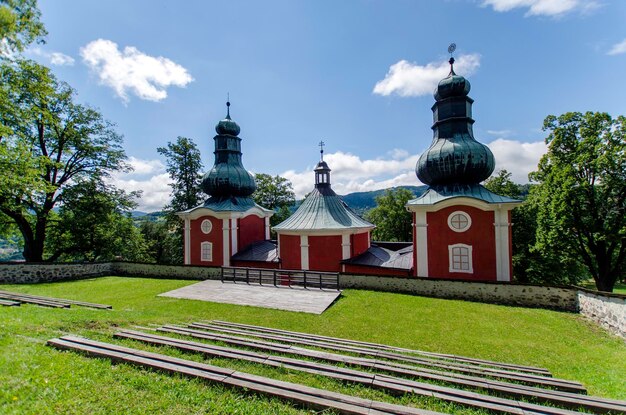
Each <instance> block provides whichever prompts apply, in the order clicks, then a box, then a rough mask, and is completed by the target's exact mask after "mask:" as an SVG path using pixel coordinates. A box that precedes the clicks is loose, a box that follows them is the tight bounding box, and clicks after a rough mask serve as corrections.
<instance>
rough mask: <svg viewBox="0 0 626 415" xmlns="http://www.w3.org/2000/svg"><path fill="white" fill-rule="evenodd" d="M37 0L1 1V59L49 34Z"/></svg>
mask: <svg viewBox="0 0 626 415" xmlns="http://www.w3.org/2000/svg"><path fill="white" fill-rule="evenodd" d="M40 18H41V12H40V11H39V9H38V8H37V0H0V59H2V58H3V57H7V56H8V55H10V54H11V53H14V52H21V51H23V50H24V49H25V48H26V46H28V45H30V44H31V43H33V42H38V43H43V42H44V39H43V38H44V37H45V36H46V35H47V34H48V33H47V32H46V28H45V27H44V25H43V23H42V22H41V20H39V19H40Z"/></svg>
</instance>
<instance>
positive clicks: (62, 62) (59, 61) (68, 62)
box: [26, 47, 74, 66]
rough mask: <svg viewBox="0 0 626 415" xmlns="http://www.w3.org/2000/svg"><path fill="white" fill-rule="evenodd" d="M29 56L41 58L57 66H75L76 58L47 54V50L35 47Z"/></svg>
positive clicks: (59, 54)
mask: <svg viewBox="0 0 626 415" xmlns="http://www.w3.org/2000/svg"><path fill="white" fill-rule="evenodd" d="M26 53H27V54H29V55H33V56H39V57H41V58H44V59H45V60H47V61H48V62H49V63H50V64H51V65H56V66H72V65H74V58H72V57H71V56H69V55H66V54H64V53H61V52H46V51H45V50H43V49H41V48H39V47H35V48H31V49H28V50H27V51H26Z"/></svg>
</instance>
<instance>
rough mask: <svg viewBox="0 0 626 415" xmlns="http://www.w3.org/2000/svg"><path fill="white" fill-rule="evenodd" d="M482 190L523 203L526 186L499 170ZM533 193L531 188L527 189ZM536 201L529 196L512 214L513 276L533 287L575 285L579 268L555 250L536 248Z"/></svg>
mask: <svg viewBox="0 0 626 415" xmlns="http://www.w3.org/2000/svg"><path fill="white" fill-rule="evenodd" d="M485 187H486V188H487V189H489V190H491V191H492V192H494V193H497V194H499V195H503V196H508V197H511V198H514V199H520V200H523V199H525V198H526V197H527V194H528V192H529V188H528V185H520V184H517V183H514V182H513V181H512V180H511V173H509V172H508V171H506V170H500V171H499V172H498V173H497V174H496V175H495V176H492V177H490V178H489V179H488V180H487V181H485ZM530 191H531V192H532V188H531V190H530ZM538 206H539V204H538V201H537V200H536V199H535V198H533V197H530V198H528V199H527V200H526V202H525V203H524V204H523V205H521V206H519V207H517V208H515V209H513V211H512V213H511V221H512V222H513V227H512V233H513V234H512V242H513V244H512V245H513V253H512V258H511V259H512V262H513V276H514V278H515V279H516V280H517V281H518V282H522V283H534V284H546V283H548V284H574V283H577V282H578V281H579V280H580V279H581V269H580V267H579V266H578V265H577V264H576V263H575V262H574V261H572V260H570V259H569V258H567V257H565V256H563V255H562V253H561V252H558V251H547V250H543V249H537V248H536V247H535V245H536V233H537V210H538Z"/></svg>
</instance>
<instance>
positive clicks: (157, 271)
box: [110, 262, 222, 280]
mask: <svg viewBox="0 0 626 415" xmlns="http://www.w3.org/2000/svg"><path fill="white" fill-rule="evenodd" d="M111 268H112V269H111V270H112V273H111V274H110V275H119V276H124V277H150V278H172V279H184V280H218V279H220V278H221V270H222V269H221V268H219V267H204V266H195V265H156V264H140V263H136V262H113V263H111Z"/></svg>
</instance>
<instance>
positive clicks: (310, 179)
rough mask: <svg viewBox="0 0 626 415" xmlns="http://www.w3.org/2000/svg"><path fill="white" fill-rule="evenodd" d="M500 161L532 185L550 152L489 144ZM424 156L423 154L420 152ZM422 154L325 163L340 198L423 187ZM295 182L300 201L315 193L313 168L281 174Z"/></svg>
mask: <svg viewBox="0 0 626 415" xmlns="http://www.w3.org/2000/svg"><path fill="white" fill-rule="evenodd" d="M487 145H488V146H489V148H490V149H491V151H492V152H493V153H494V156H495V158H496V169H497V170H501V169H506V170H507V171H509V172H510V173H511V174H512V179H513V180H514V181H515V182H517V183H528V173H530V172H531V171H534V170H536V169H537V163H538V162H539V159H540V158H541V156H542V155H543V154H545V152H546V151H547V149H546V145H545V143H544V142H543V141H539V142H535V143H523V142H521V141H516V140H507V139H504V138H499V139H497V140H494V141H492V142H491V143H489V144H487ZM420 153H421V152H420ZM419 156H420V154H410V153H409V152H408V151H406V150H402V149H394V150H391V151H389V152H388V153H387V155H386V157H385V158H377V159H371V160H367V159H365V160H364V159H361V158H360V157H358V156H355V155H354V154H350V153H344V152H341V151H339V152H336V153H330V154H326V155H325V156H324V160H325V161H326V162H328V165H329V166H330V168H331V169H332V172H331V183H332V185H333V189H334V190H335V192H337V193H338V194H348V193H352V192H368V191H370V190H378V189H385V188H389V187H396V186H405V185H410V186H419V185H421V184H422V183H420V181H419V180H418V179H417V177H416V175H415V164H416V163H417V160H418V158H419ZM280 175H281V176H283V177H285V178H287V179H289V181H291V183H292V185H293V188H294V192H295V193H296V197H297V198H303V197H304V195H306V194H307V193H309V192H310V191H311V190H312V189H313V185H314V180H315V179H314V174H313V166H309V167H307V168H306V169H304V170H302V171H296V170H288V171H285V172H283V173H281V174H280Z"/></svg>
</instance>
